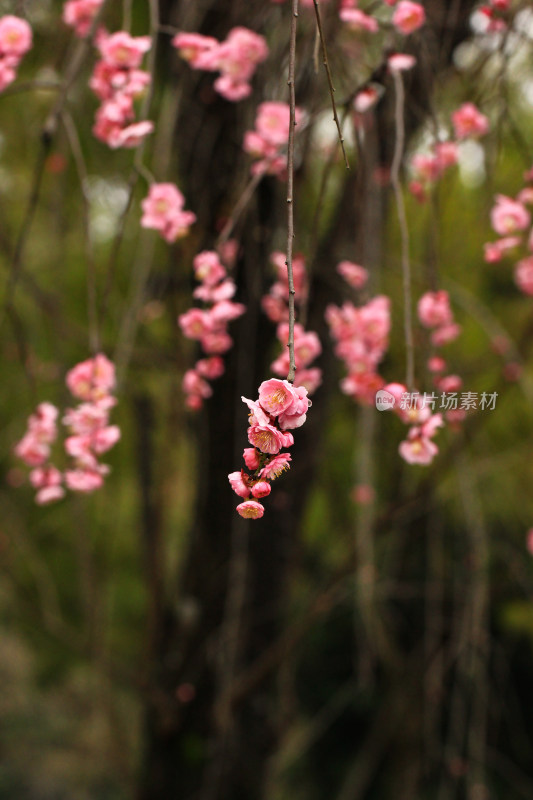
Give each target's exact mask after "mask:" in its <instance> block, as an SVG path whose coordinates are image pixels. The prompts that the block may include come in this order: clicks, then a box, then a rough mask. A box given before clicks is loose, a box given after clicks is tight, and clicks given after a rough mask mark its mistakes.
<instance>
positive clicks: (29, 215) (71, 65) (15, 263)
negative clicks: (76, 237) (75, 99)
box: [0, 0, 108, 325]
mask: <svg viewBox="0 0 533 800" xmlns="http://www.w3.org/2000/svg"><path fill="white" fill-rule="evenodd" d="M107 2H108V0H104V3H103V4H102V6H101V8H100V10H99V12H98V14H97V15H96V16H95V18H94V20H93V23H92V25H91V30H90V32H89V35H88V36H87V37H86V38H85V39H81V40H80V41H79V42H78V44H77V45H76V48H75V49H74V52H73V53H72V57H71V58H70V60H69V62H68V64H67V67H66V70H65V76H64V78H63V80H62V81H61V84H60V86H59V87H57V91H58V95H57V97H56V100H55V103H54V105H53V106H52V109H51V111H50V113H49V114H48V117H47V118H46V121H45V123H44V125H43V128H42V131H41V148H40V152H39V155H38V157H37V164H36V167H35V171H34V175H33V184H32V188H31V191H30V198H29V201H28V207H27V209H26V213H25V215H24V219H23V222H22V226H21V228H20V233H19V236H18V238H17V241H16V244H15V250H14V253H13V258H12V261H11V266H10V272H9V278H8V285H7V292H6V300H5V305H4V309H3V313H4V314H5V310H6V308H7V307H9V306H10V305H12V303H13V298H14V293H15V287H16V284H17V281H18V279H19V277H20V272H21V266H22V262H23V257H24V250H25V246H26V243H27V240H28V237H29V233H30V229H31V226H32V223H33V219H34V216H35V212H36V210H37V206H38V203H39V199H40V193H41V185H42V179H43V175H44V169H45V165H46V159H47V158H48V154H49V152H50V148H51V146H52V141H53V139H54V137H55V134H56V132H57V125H58V121H59V119H60V116H61V113H62V111H63V108H64V106H65V103H66V102H67V95H68V91H69V89H70V87H71V86H72V84H73V83H74V81H75V80H76V78H77V76H78V74H79V71H80V69H81V67H82V66H83V63H84V61H85V58H86V57H87V56H88V55H89V53H90V49H91V46H92V39H93V36H94V33H95V31H96V29H97V27H98V25H99V23H100V19H101V16H102V14H103V11H104V9H105V7H106V3H107ZM54 88H56V87H54ZM3 319H4V316H2V320H0V325H1V324H2V322H3Z"/></svg>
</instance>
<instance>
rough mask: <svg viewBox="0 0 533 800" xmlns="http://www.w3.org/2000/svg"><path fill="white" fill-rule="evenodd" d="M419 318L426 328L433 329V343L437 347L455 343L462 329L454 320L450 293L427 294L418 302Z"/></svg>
mask: <svg viewBox="0 0 533 800" xmlns="http://www.w3.org/2000/svg"><path fill="white" fill-rule="evenodd" d="M418 318H419V319H420V322H421V323H422V325H423V326H424V327H425V328H431V329H433V330H432V334H431V342H432V344H434V345H435V346H436V347H442V345H444V344H447V343H448V342H453V340H454V339H457V337H458V336H459V334H460V333H461V328H460V326H459V325H457V323H456V322H455V321H454V319H453V312H452V309H451V307H450V298H449V296H448V292H445V291H443V290H441V291H438V292H426V294H424V295H422V297H421V298H420V300H419V301H418Z"/></svg>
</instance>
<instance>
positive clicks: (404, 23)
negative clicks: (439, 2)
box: [339, 0, 426, 36]
mask: <svg viewBox="0 0 533 800" xmlns="http://www.w3.org/2000/svg"><path fill="white" fill-rule="evenodd" d="M385 2H386V4H387V5H389V6H395V8H394V11H393V13H392V17H391V20H390V21H391V23H392V25H393V26H394V28H395V29H396V31H397V32H398V33H400V34H402V35H403V36H409V34H411V33H414V32H415V31H417V30H418V29H419V28H421V27H422V25H423V24H424V23H425V21H426V12H425V11H424V7H423V6H422V5H421V4H420V3H414V2H411V0H400V2H397V0H385ZM339 16H340V18H341V20H342V21H343V22H344V23H345V24H346V26H347V27H348V29H349V30H351V31H355V32H357V33H361V32H367V33H377V32H378V31H379V27H380V26H379V21H378V19H377V18H376V17H374V16H372V15H371V14H367V13H365V12H364V11H361V9H360V8H357V0H342V2H341V6H340V10H339Z"/></svg>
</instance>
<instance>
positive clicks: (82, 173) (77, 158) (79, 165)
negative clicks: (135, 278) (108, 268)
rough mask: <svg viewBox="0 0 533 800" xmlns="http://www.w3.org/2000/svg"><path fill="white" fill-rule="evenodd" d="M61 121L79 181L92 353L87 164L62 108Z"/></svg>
mask: <svg viewBox="0 0 533 800" xmlns="http://www.w3.org/2000/svg"><path fill="white" fill-rule="evenodd" d="M61 121H62V123H63V127H64V128H65V133H66V134H67V139H68V142H69V145H70V149H71V152H72V155H73V157H74V163H75V164H76V171H77V173H78V179H79V181H80V188H81V198H82V226H83V239H84V246H85V258H86V261H87V315H88V318H89V346H90V349H91V351H92V352H93V354H96V353H98V352H99V350H100V333H99V326H98V311H97V290H96V264H95V260H94V251H93V245H92V239H91V226H90V205H89V199H88V197H87V177H88V176H87V165H86V163H85V158H84V157H83V151H82V148H81V143H80V138H79V135H78V131H77V129H76V125H75V124H74V120H73V119H72V117H71V116H70V114H69V113H68V112H67V111H66V110H63V112H62V114H61Z"/></svg>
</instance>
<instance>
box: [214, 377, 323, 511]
mask: <svg viewBox="0 0 533 800" xmlns="http://www.w3.org/2000/svg"><path fill="white" fill-rule="evenodd" d="M242 401H243V403H246V405H247V406H248V408H249V410H250V414H249V423H250V426H249V428H248V441H249V442H250V444H251V445H252V447H247V448H245V450H244V453H243V458H244V463H245V464H246V467H247V469H248V470H250V472H253V474H250V473H248V472H246V471H245V470H244V469H242V470H241V471H240V472H231V473H230V474H229V475H228V479H229V482H230V485H231V488H232V489H233V491H234V492H235V494H237V495H239V497H242V498H243V500H244V502H243V503H240V505H238V506H237V511H238V512H239V514H240V515H241V517H245V518H247V519H259V518H260V517H262V516H263V514H264V512H265V509H264V507H263V505H262V504H261V503H259V502H258V499H262V498H263V497H266V496H267V495H269V494H270V492H271V488H272V487H271V486H270V484H271V482H272V481H273V480H275V479H276V478H277V477H279V475H281V473H282V472H284V471H285V470H286V469H288V468H289V462H290V461H291V456H290V454H289V453H282V452H281V450H282V448H287V447H291V446H292V445H293V444H294V437H293V435H292V433H289V432H288V431H289V430H293V429H295V428H299V427H301V426H302V425H303V424H304V422H305V420H306V416H307V410H308V408H309V406H310V405H311V401H310V400H309V399H308V397H307V389H305V387H303V386H299V387H296V386H293V385H292V384H291V383H289V382H288V381H284V380H278V379H277V378H271V379H270V380H268V381H263V383H262V384H261V386H260V387H259V397H258V399H257V400H256V401H254V400H248V399H247V398H246V397H243V398H242ZM250 497H252V498H253V499H249V498H250Z"/></svg>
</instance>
